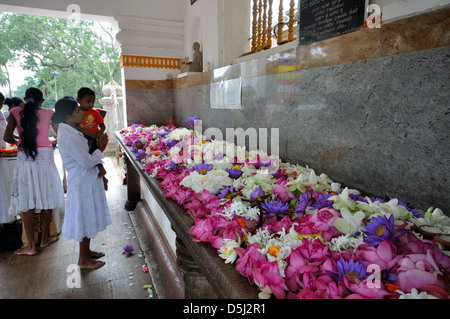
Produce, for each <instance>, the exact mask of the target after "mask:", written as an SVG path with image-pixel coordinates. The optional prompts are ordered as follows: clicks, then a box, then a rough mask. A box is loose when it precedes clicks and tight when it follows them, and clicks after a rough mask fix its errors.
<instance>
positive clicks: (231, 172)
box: [225, 168, 242, 179]
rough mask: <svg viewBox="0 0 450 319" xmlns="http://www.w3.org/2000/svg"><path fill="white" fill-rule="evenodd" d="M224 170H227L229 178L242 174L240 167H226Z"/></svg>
mask: <svg viewBox="0 0 450 319" xmlns="http://www.w3.org/2000/svg"><path fill="white" fill-rule="evenodd" d="M225 170H226V171H227V173H228V175H229V176H230V177H231V178H234V179H236V178H239V177H241V175H242V172H241V170H240V169H236V168H226V169H225Z"/></svg>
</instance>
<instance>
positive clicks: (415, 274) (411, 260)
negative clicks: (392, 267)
mask: <svg viewBox="0 0 450 319" xmlns="http://www.w3.org/2000/svg"><path fill="white" fill-rule="evenodd" d="M397 264H398V265H399V266H400V267H399V268H398V275H397V281H396V283H397V285H398V286H399V287H400V289H401V290H402V291H403V292H410V291H411V289H412V288H416V289H421V288H422V287H423V286H426V285H437V286H439V287H442V288H445V287H443V284H442V283H441V282H440V281H439V279H438V275H442V273H441V271H440V270H439V267H438V266H437V264H436V262H435V260H434V259H433V256H432V253H431V251H430V250H428V251H427V253H426V255H425V254H409V255H406V256H404V257H403V258H401V259H400V260H399V261H398V262H397Z"/></svg>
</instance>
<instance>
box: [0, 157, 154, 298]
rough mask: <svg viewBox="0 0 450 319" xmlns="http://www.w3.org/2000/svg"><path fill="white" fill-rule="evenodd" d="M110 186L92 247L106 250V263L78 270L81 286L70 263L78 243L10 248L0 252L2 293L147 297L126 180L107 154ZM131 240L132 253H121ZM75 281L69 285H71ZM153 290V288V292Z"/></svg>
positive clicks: (13, 295)
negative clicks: (29, 250) (18, 251)
mask: <svg viewBox="0 0 450 319" xmlns="http://www.w3.org/2000/svg"><path fill="white" fill-rule="evenodd" d="M105 162H106V163H105V168H106V170H107V172H108V173H107V178H108V179H109V190H108V191H107V197H108V205H109V209H110V213H111V218H112V221H113V224H112V225H111V226H109V227H108V228H107V229H106V230H105V231H103V232H102V233H99V234H98V235H97V236H96V237H95V238H94V239H92V242H91V248H92V249H93V250H97V251H103V252H105V254H106V256H105V257H103V258H102V259H101V260H103V261H105V262H106V265H105V266H104V267H102V268H100V269H97V270H91V271H86V270H83V271H81V274H80V277H79V278H80V286H81V287H80V288H76V287H73V286H74V285H75V284H76V273H75V272H74V271H73V270H71V269H70V268H69V271H68V267H69V266H70V265H71V264H76V263H77V260H78V243H77V242H75V241H74V240H66V239H64V236H63V235H62V234H61V235H60V236H59V238H60V239H59V241H57V242H56V243H54V244H53V245H51V246H49V247H47V248H43V249H39V252H38V255H36V256H16V255H14V252H13V251H6V252H0V299H5V298H18V299H21V298H55V299H61V298H63V299H64V298H69V299H70V298H74V299H77V298H83V299H147V298H149V294H148V292H147V290H146V289H144V288H143V287H144V285H149V284H150V285H152V286H154V285H153V283H152V279H151V277H150V275H149V273H144V272H143V271H142V266H143V265H145V263H146V262H145V258H144V256H143V254H140V249H141V248H140V246H139V242H138V239H137V238H136V235H135V232H134V228H133V225H132V222H131V221H130V217H129V214H128V212H127V211H126V210H125V209H124V203H125V200H126V186H123V185H122V183H121V179H120V175H119V173H120V167H121V166H120V165H119V166H117V161H116V159H115V158H114V157H111V158H106V159H105ZM126 244H131V245H133V247H134V249H135V252H134V254H133V255H131V256H128V257H127V256H126V255H122V252H123V246H125V245H126ZM72 287H73V288H72ZM152 298H154V299H157V298H158V296H157V293H156V291H155V289H153V297H152Z"/></svg>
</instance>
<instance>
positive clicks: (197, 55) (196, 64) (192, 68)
mask: <svg viewBox="0 0 450 319" xmlns="http://www.w3.org/2000/svg"><path fill="white" fill-rule="evenodd" d="M192 49H194V55H193V57H192V61H191V62H187V58H185V59H182V60H181V69H180V71H181V72H182V73H184V72H203V55H202V52H201V51H200V43H198V42H194V44H193V46H192Z"/></svg>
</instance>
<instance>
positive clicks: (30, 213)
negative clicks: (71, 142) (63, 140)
mask: <svg viewBox="0 0 450 319" xmlns="http://www.w3.org/2000/svg"><path fill="white" fill-rule="evenodd" d="M43 102H44V96H43V94H42V91H41V90H39V89H37V88H33V87H31V88H29V89H27V90H26V92H25V105H24V107H23V108H22V107H15V108H13V109H11V113H10V115H9V116H8V125H7V126H6V130H5V135H4V140H5V142H8V143H10V144H17V145H18V152H17V166H16V168H15V170H14V173H13V178H12V191H11V202H10V208H9V213H10V215H18V214H21V213H22V219H23V224H24V228H25V233H26V236H27V240H28V246H27V247H24V248H22V249H19V250H17V251H16V254H17V255H35V254H37V249H36V245H35V242H34V214H35V213H41V217H42V239H41V247H46V246H48V245H50V244H52V243H54V242H55V241H56V240H58V237H50V221H51V218H52V210H53V209H55V208H59V207H63V206H64V190H63V187H62V183H61V180H60V177H59V174H58V169H57V168H56V165H55V161H54V157H53V148H52V141H51V140H50V138H49V131H50V126H51V125H52V122H51V117H52V115H53V110H51V109H43V108H42V107H41V106H42V103H43ZM16 128H17V131H18V133H19V139H18V140H16V138H15V137H14V130H15V129H16ZM56 128H57V127H56V125H55V126H54V129H56Z"/></svg>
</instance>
